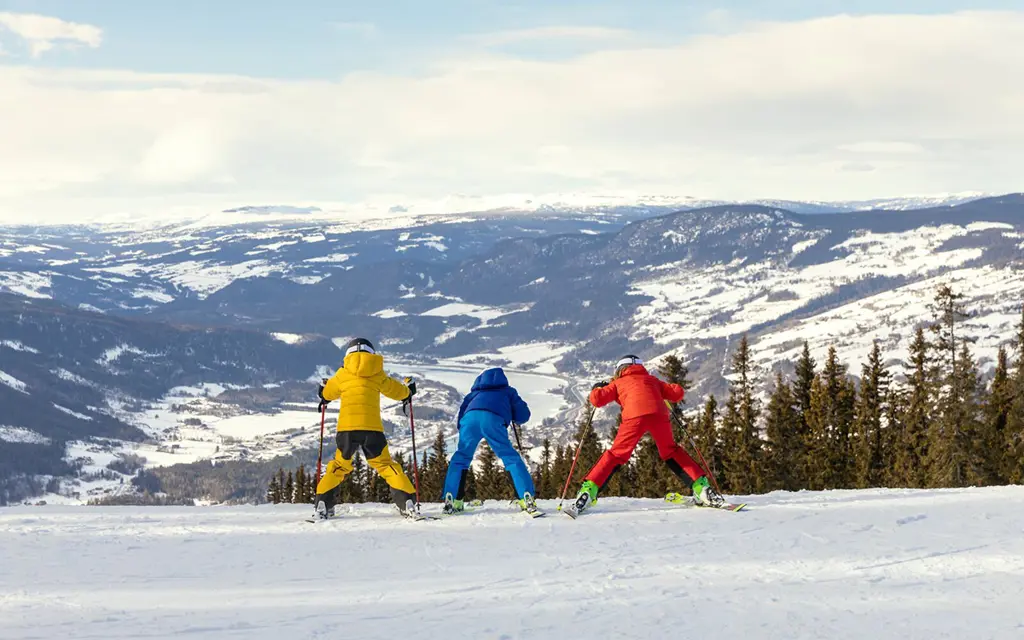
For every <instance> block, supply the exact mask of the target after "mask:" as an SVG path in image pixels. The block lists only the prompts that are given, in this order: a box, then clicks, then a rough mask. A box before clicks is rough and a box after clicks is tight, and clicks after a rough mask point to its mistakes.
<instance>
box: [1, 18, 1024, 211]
mask: <svg viewBox="0 0 1024 640" xmlns="http://www.w3.org/2000/svg"><path fill="white" fill-rule="evenodd" d="M1020 42H1024V12H1017V13H1013V12H1003V13H998V12H989V13H985V12H968V13H957V14H946V15H930V16H861V17H851V16H835V17H830V18H822V19H816V20H808V21H801V22H790V23H758V24H746V25H744V26H743V27H742V29H741V30H740V31H736V32H732V33H728V34H716V35H705V36H701V37H697V38H694V39H690V40H686V41H682V42H679V43H677V44H676V45H674V46H659V47H652V46H636V45H634V46H629V47H621V46H616V47H615V49H614V50H612V49H608V50H601V51H597V52H592V53H588V54H585V55H580V56H577V57H574V58H571V59H560V60H526V59H518V58H515V57H511V56H503V57H496V56H489V55H482V56H468V57H467V56H465V54H464V52H463V55H461V56H460V57H459V58H455V59H449V60H445V61H443V62H444V64H439V65H437V66H435V67H433V68H432V70H431V71H430V73H428V74H425V75H421V76H409V75H399V74H385V73H376V72H366V71H364V72H359V73H352V74H350V75H347V76H345V77H344V78H341V79H339V80H337V81H316V80H308V81H307V80H303V81H283V80H270V79H258V78H246V77H235V76H221V75H189V74H142V73H134V72H129V71H117V70H111V71H86V70H66V69H65V70H58V69H46V68H34V67H16V66H10V65H7V66H4V65H0V95H3V96H4V98H5V99H4V100H3V101H2V102H0V140H3V144H0V216H7V218H8V219H19V217H20V219H23V218H24V216H25V215H51V216H58V215H60V216H72V215H80V216H85V215H89V214H91V213H95V212H105V211H108V210H112V209H118V210H122V209H132V210H136V209H142V208H145V207H149V206H152V207H157V208H159V207H172V206H178V205H181V206H206V205H207V204H208V203H213V202H214V201H215V202H216V206H221V205H223V206H221V208H230V207H231V206H232V205H237V204H238V203H240V202H252V201H274V202H285V203H287V202H303V203H330V202H337V201H361V200H380V201H384V202H387V205H388V206H390V205H393V204H394V203H396V202H400V203H402V204H403V205H405V206H408V207H412V206H413V205H414V204H415V203H416V202H418V201H422V200H429V199H438V198H442V197H444V196H446V195H448V194H452V193H465V194H470V195H473V194H476V195H495V194H502V193H527V194H529V193H533V194H545V193H555V192H566V191H583V192H587V191H589V192H601V193H608V192H614V191H637V192H647V193H663V194H688V195H695V196H703V197H712V198H736V199H742V198H755V197H779V198H813V199H834V198H851V199H853V198H858V199H859V198H871V197H883V196H890V195H899V194H901V193H933V192H956V191H967V190H977V191H985V192H1006V191H1018V190H1021V188H1022V187H1024V185H1022V184H1021V182H1020V180H1021V179H1020V176H1021V175H1024V119H1022V118H1021V117H1020V114H1021V113H1022V112H1024V85H1022V84H1021V83H1017V82H1008V81H1007V78H1019V77H1024V50H1022V48H1021V46H1020ZM917 149H920V150H921V151H919V152H916V153H911V151H916V150H917ZM868 167H871V169H872V170H870V171H867V170H865V169H867V168H868ZM856 169H860V170H856ZM211 206H213V205H211ZM218 210H219V209H218ZM385 210H386V207H385Z"/></svg>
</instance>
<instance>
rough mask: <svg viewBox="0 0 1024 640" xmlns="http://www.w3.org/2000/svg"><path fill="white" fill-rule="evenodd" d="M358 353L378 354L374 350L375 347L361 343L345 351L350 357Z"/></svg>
mask: <svg viewBox="0 0 1024 640" xmlns="http://www.w3.org/2000/svg"><path fill="white" fill-rule="evenodd" d="M356 351H363V352H365V353H377V352H376V351H374V350H373V347H371V346H370V345H368V344H363V343H359V344H354V345H352V346H351V347H349V348H348V349H346V350H345V355H346V356H348V355H350V354H353V353H355V352H356Z"/></svg>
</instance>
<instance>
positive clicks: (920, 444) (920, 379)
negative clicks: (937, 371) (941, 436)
mask: <svg viewBox="0 0 1024 640" xmlns="http://www.w3.org/2000/svg"><path fill="white" fill-rule="evenodd" d="M930 370H931V345H930V344H929V343H928V340H927V338H925V334H924V329H923V328H922V327H918V329H917V331H916V332H915V334H914V340H913V342H911V344H910V355H909V360H908V361H907V364H906V378H907V390H906V394H905V396H904V404H905V407H904V410H903V412H902V416H903V419H902V421H901V423H900V426H901V429H900V431H899V434H898V437H897V438H896V450H895V452H894V454H893V464H892V482H891V483H890V484H891V485H892V486H896V487H908V488H920V487H923V486H925V469H924V460H925V455H926V453H927V446H928V445H927V435H928V433H929V431H930V429H931V423H932V414H933V411H934V403H933V395H934V394H933V391H932V383H931V376H930V375H929V372H930Z"/></svg>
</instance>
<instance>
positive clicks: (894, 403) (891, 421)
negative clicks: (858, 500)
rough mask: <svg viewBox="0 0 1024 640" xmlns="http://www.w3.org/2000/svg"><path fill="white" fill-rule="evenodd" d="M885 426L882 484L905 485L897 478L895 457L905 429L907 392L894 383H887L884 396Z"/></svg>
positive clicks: (883, 431) (883, 433)
mask: <svg viewBox="0 0 1024 640" xmlns="http://www.w3.org/2000/svg"><path fill="white" fill-rule="evenodd" d="M884 406H885V427H884V429H883V430H882V451H883V452H886V453H885V454H884V459H885V468H884V469H883V474H882V484H883V485H884V486H886V487H899V486H905V485H903V484H902V483H901V482H900V480H899V479H898V478H897V467H896V466H895V465H896V458H897V455H898V452H899V449H900V443H901V442H902V441H903V438H904V434H905V431H906V419H907V394H906V392H905V391H904V390H903V389H900V388H899V387H897V386H896V385H895V384H890V385H889V390H888V392H887V393H886V396H885V403H884Z"/></svg>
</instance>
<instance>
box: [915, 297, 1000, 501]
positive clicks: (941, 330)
mask: <svg viewBox="0 0 1024 640" xmlns="http://www.w3.org/2000/svg"><path fill="white" fill-rule="evenodd" d="M963 297H964V296H963V294H960V293H956V292H954V291H953V290H952V288H950V287H949V286H948V285H941V286H940V287H939V289H938V292H937V293H936V295H935V302H934V304H933V305H932V310H933V313H934V315H935V322H934V323H933V324H932V326H931V329H932V332H933V333H934V334H935V336H936V338H935V342H934V346H935V354H936V358H935V360H934V366H933V370H932V379H933V385H934V390H935V393H936V398H937V408H938V417H937V419H935V420H933V421H932V422H931V424H930V428H929V430H928V452H927V455H926V456H925V466H926V470H927V482H928V485H929V486H933V487H963V486H967V485H968V484H970V483H974V482H977V481H978V479H979V476H982V475H985V474H984V472H983V471H982V470H981V469H980V468H979V467H978V466H976V465H975V464H973V463H972V458H973V457H974V456H973V455H972V451H971V449H972V439H973V438H974V437H975V436H976V435H977V432H978V431H979V428H978V415H977V409H978V407H977V385H978V381H977V378H978V376H977V371H976V370H975V367H974V360H973V358H972V357H971V355H970V352H969V351H968V350H967V348H966V346H967V345H966V343H964V344H963V345H961V342H962V340H960V339H959V338H958V334H957V323H958V322H960V321H961V320H963V319H964V318H966V317H967V313H966V312H965V311H964V308H963V302H962V299H963ZM958 356H959V358H958Z"/></svg>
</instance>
